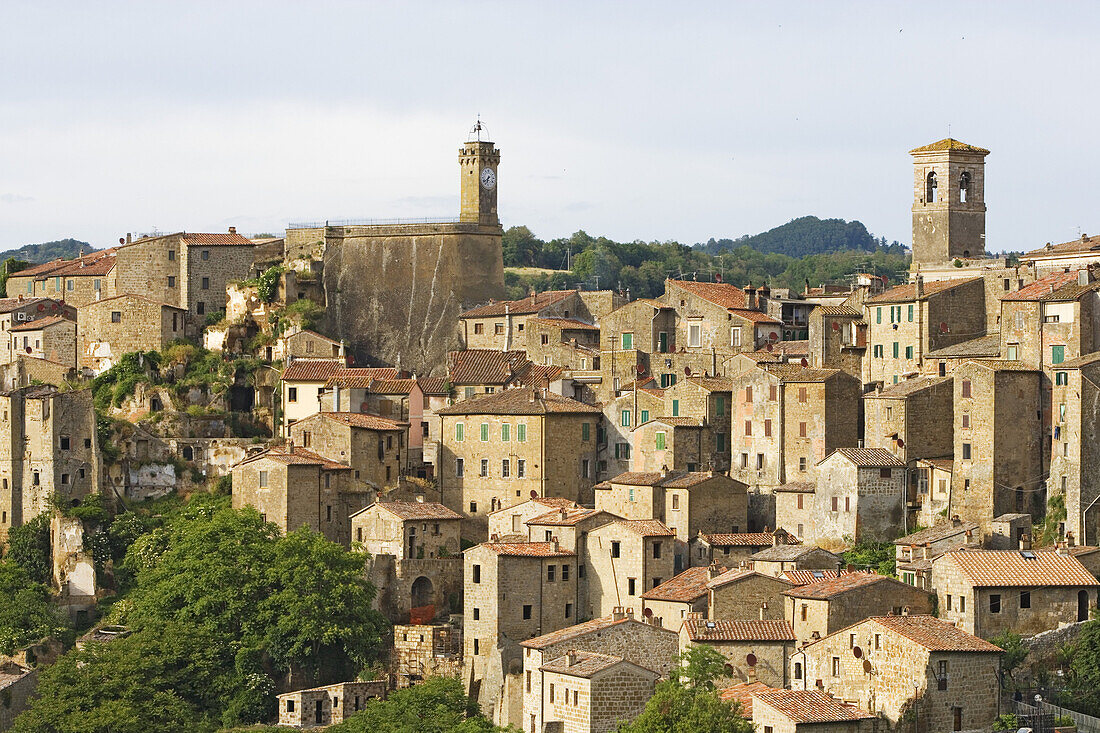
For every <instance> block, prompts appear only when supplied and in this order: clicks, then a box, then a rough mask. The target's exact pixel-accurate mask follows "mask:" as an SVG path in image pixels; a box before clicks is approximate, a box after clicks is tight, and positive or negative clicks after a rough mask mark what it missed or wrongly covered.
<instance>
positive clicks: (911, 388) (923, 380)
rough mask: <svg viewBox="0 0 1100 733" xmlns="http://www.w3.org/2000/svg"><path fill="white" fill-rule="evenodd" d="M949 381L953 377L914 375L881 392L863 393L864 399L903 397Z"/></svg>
mask: <svg viewBox="0 0 1100 733" xmlns="http://www.w3.org/2000/svg"><path fill="white" fill-rule="evenodd" d="M948 382H951V377H914V378H913V379H906V380H905V381H903V382H898V383H897V384H892V385H890V386H889V387H887V388H886V389H884V390H882V391H881V392H870V393H868V394H865V395H863V399H865V400H873V399H879V398H882V399H891V400H892V399H901V398H903V397H909V396H911V395H913V394H916V393H917V392H921V391H923V390H926V389H928V388H929V387H935V386H937V385H940V384H945V383H948Z"/></svg>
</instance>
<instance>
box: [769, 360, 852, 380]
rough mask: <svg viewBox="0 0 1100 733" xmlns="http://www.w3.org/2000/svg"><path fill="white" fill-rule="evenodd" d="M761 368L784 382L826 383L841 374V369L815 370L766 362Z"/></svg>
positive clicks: (789, 364) (797, 365)
mask: <svg viewBox="0 0 1100 733" xmlns="http://www.w3.org/2000/svg"><path fill="white" fill-rule="evenodd" d="M759 368H760V369H761V370H762V371H765V372H767V373H768V374H774V375H775V376H776V377H778V378H779V379H780V380H782V381H784V382H824V381H825V380H827V379H829V378H830V377H833V376H835V375H837V374H839V373H840V370H839V369H815V368H812V367H804V366H801V365H799V364H791V363H789V362H787V363H781V364H770V363H768V362H764V363H762V364H760V367H759Z"/></svg>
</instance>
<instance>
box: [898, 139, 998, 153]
mask: <svg viewBox="0 0 1100 733" xmlns="http://www.w3.org/2000/svg"><path fill="white" fill-rule="evenodd" d="M948 150H955V151H958V152H961V153H978V154H979V155H989V151H988V150H986V149H985V148H979V147H978V146H977V145H967V144H966V143H964V142H959V141H958V140H956V139H955V138H953V137H945V138H944V139H943V140H939V141H937V142H934V143H929V144H928V145H921V146H920V147H919V148H913V149H912V150H910V151H909V152H910V153H938V152H943V151H948Z"/></svg>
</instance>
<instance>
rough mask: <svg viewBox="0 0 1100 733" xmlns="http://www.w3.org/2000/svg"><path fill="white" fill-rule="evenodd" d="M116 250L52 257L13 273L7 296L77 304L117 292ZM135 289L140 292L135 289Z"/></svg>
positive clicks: (81, 304) (83, 303)
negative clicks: (71, 257) (115, 276)
mask: <svg viewBox="0 0 1100 733" xmlns="http://www.w3.org/2000/svg"><path fill="white" fill-rule="evenodd" d="M115 255H116V250H115V249H104V250H100V251H98V252H91V253H90V254H86V255H85V254H81V256H80V257H77V258H75V259H72V260H61V259H57V260H53V261H52V262H46V263H43V264H41V265H34V266H33V267H28V268H27V269H25V270H20V271H19V272H17V273H13V274H12V276H11V277H9V278H8V281H7V295H8V297H10V298H15V297H19V296H23V297H25V298H28V299H30V298H47V297H48V298H51V299H53V300H56V301H63V302H65V303H67V304H69V305H71V306H75V307H78V308H79V307H80V306H83V305H87V304H88V303H92V302H94V301H96V300H101V299H103V298H110V297H112V296H114V295H117V294H118V293H119V292H121V291H118V290H116V288H115V281H114V275H115V259H116V257H115ZM134 292H142V291H141V290H136V291H134Z"/></svg>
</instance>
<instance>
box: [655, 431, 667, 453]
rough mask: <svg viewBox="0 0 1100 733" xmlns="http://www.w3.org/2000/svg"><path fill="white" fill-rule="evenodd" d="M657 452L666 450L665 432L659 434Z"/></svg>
mask: <svg viewBox="0 0 1100 733" xmlns="http://www.w3.org/2000/svg"><path fill="white" fill-rule="evenodd" d="M656 445H657V450H664V449H665V434H664V432H659V433H657V444H656Z"/></svg>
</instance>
